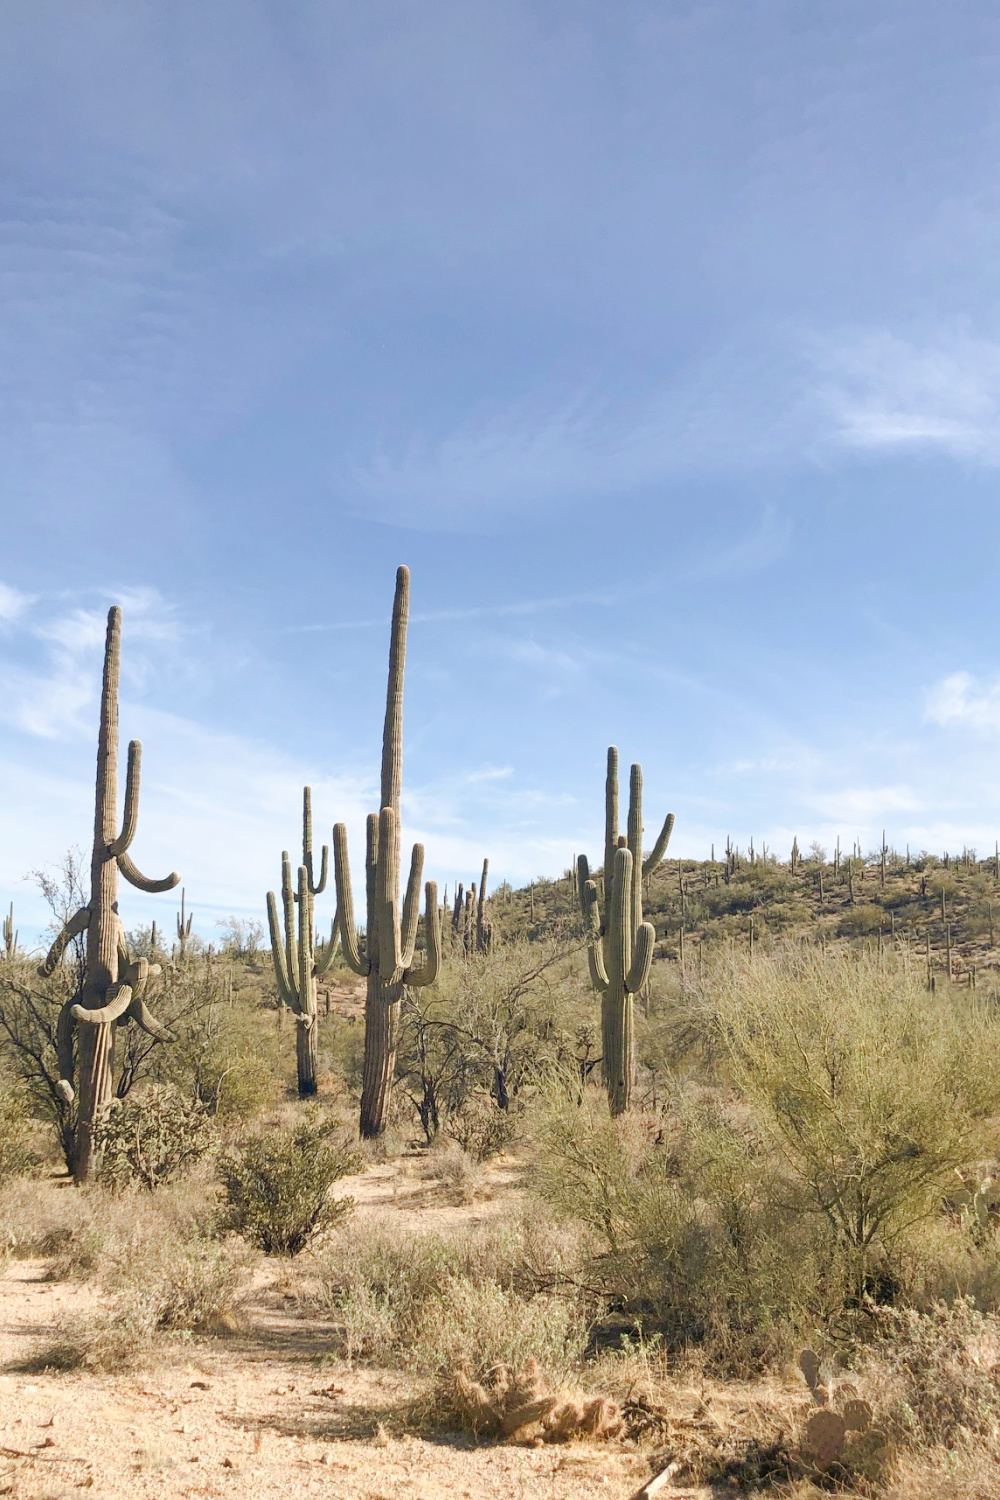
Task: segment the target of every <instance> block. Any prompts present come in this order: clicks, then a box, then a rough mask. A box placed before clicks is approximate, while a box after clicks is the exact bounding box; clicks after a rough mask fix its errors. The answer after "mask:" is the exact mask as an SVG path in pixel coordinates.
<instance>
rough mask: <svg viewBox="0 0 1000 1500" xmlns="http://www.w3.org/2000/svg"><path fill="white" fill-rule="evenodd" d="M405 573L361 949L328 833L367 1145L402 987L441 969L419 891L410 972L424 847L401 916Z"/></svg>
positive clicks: (379, 1120)
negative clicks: (358, 1002) (358, 1004)
mask: <svg viewBox="0 0 1000 1500" xmlns="http://www.w3.org/2000/svg"><path fill="white" fill-rule="evenodd" d="M409 601H410V573H409V569H408V568H399V569H398V570H397V573H396V596H395V599H394V601H393V606H392V635H391V639H390V645H389V687H388V692H387V694H386V705H385V727H384V730H383V734H382V789H381V810H380V811H379V812H378V813H370V814H369V815H368V820H367V829H366V833H367V838H366V850H365V875H366V881H365V889H366V913H367V920H366V923H365V933H364V941H363V943H362V941H361V940H360V939H359V936H358V931H357V928H356V927H355V925H354V898H353V896H352V894H351V872H350V867H349V864H348V859H347V830H346V828H345V827H344V824H343V823H338V824H337V825H336V826H335V828H334V830H333V858H334V873H335V877H336V884H337V910H338V912H339V914H340V939H341V946H342V948H343V954H344V960H345V962H346V963H347V965H348V967H349V968H351V969H353V971H354V972H355V974H362V975H364V976H365V977H366V979H367V981H368V992H367V996H366V1000H365V1056H364V1072H363V1080H362V1092H361V1134H362V1135H363V1136H364V1137H365V1138H366V1139H369V1140H370V1139H372V1138H373V1137H374V1136H377V1135H379V1134H380V1133H381V1131H382V1129H383V1128H384V1126H385V1119H386V1111H387V1109H388V1107H389V1095H390V1090H391V1087H392V1075H393V1071H394V1069H395V1066H396V1044H397V1036H398V1031H399V1018H400V1004H401V1001H402V998H403V990H404V988H405V987H406V986H407V985H412V986H421V985H427V984H433V983H434V980H435V979H436V978H437V975H438V969H439V967H440V964H441V917H440V913H439V911H438V904H437V886H436V884H435V883H434V881H432V880H429V881H428V882H427V884H426V886H425V887H424V942H425V945H426V956H425V958H424V961H423V963H421V964H414V961H413V960H414V952H415V949H416V941H417V926H418V922H419V917H420V879H421V875H422V874H423V866H424V846H423V845H422V844H414V846H413V853H412V856H411V859H410V875H409V879H408V881H407V884H406V894H405V896H404V897H403V908H402V915H400V909H399V875H400V847H399V844H400V833H399V797H400V791H401V788H402V782H403V669H404V665H405V660H406V622H407V617H408V614H409Z"/></svg>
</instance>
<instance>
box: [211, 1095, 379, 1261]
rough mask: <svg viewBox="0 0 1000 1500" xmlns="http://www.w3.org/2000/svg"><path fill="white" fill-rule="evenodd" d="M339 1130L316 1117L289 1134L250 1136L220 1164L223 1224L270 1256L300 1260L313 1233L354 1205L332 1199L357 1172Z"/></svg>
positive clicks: (279, 1131)
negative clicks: (336, 1188)
mask: <svg viewBox="0 0 1000 1500" xmlns="http://www.w3.org/2000/svg"><path fill="white" fill-rule="evenodd" d="M336 1130H337V1125H336V1123H335V1122H334V1121H331V1120H323V1119H320V1118H318V1117H317V1116H315V1115H312V1116H310V1117H307V1118H306V1119H304V1120H302V1121H301V1122H300V1123H299V1124H297V1125H296V1126H294V1127H293V1128H292V1129H291V1130H289V1129H285V1128H282V1127H279V1126H272V1127H271V1128H269V1129H266V1130H263V1131H261V1132H259V1133H258V1134H256V1135H251V1136H248V1137H247V1138H246V1139H244V1141H243V1142H242V1143H241V1144H240V1146H239V1147H237V1148H236V1149H235V1150H233V1151H230V1152H229V1153H227V1154H226V1155H225V1156H224V1157H223V1158H222V1159H221V1160H220V1162H219V1173H220V1176H221V1178H222V1182H223V1185H224V1187H225V1192H226V1201H227V1205H228V1208H227V1211H226V1213H225V1215H224V1221H225V1223H226V1224H227V1226H228V1227H229V1228H231V1229H235V1230H236V1231H237V1233H239V1234H242V1235H243V1236H244V1237H245V1238H246V1239H247V1240H249V1241H250V1242H251V1243H252V1244H254V1245H257V1246H258V1247H259V1248H260V1249H261V1250H263V1251H264V1252H265V1253H266V1254H267V1255H298V1253H299V1251H300V1250H303V1249H304V1248H305V1246H306V1245H307V1243H308V1242H309V1240H310V1239H311V1238H312V1236H313V1235H314V1234H316V1233H317V1232H318V1231H320V1230H323V1229H329V1228H331V1227H332V1226H333V1225H334V1224H336V1223H338V1222H339V1221H340V1220H341V1219H343V1217H344V1216H345V1214H347V1213H348V1212H349V1211H350V1209H351V1207H352V1206H353V1200H351V1199H349V1198H342V1199H331V1197H330V1188H331V1187H332V1185H333V1184H334V1183H335V1182H336V1181H337V1179H338V1178H340V1177H344V1176H345V1175H346V1174H347V1173H348V1172H353V1171H356V1170H357V1168H358V1166H359V1165H360V1157H359V1155H358V1153H357V1152H356V1151H355V1150H354V1149H353V1148H352V1147H351V1146H350V1145H348V1143H347V1142H346V1141H344V1140H342V1139H341V1140H334V1135H335V1132H336Z"/></svg>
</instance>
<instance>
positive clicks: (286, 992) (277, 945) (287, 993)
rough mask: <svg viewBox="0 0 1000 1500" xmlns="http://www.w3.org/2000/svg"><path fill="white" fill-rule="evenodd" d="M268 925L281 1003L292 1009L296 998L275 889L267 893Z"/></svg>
mask: <svg viewBox="0 0 1000 1500" xmlns="http://www.w3.org/2000/svg"><path fill="white" fill-rule="evenodd" d="M267 925H268V928H269V930H270V934H271V959H272V961H273V963H274V977H275V979H276V980H277V981H278V993H279V995H280V996H281V1003H282V1004H283V1005H287V1006H288V1007H289V1008H290V1009H291V1008H294V1003H295V1000H294V995H293V992H292V986H291V983H290V980H289V973H288V961H287V957H286V954H285V942H284V938H283V937H282V933H281V925H280V923H279V921H278V903H277V901H276V900H275V896H274V892H273V891H268V893H267Z"/></svg>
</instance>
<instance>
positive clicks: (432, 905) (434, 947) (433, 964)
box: [403, 880, 441, 989]
mask: <svg viewBox="0 0 1000 1500" xmlns="http://www.w3.org/2000/svg"><path fill="white" fill-rule="evenodd" d="M424 938H425V941H426V943H427V954H426V957H425V959H424V962H423V963H422V964H421V965H420V967H419V968H418V969H407V971H406V973H405V974H404V975H403V982H404V984H410V985H413V987H414V989H420V988H422V987H423V986H424V985H427V984H433V983H434V981H435V979H436V978H437V977H438V974H439V973H440V972H441V913H440V912H439V911H438V888H437V882H436V881H434V880H428V882H427V884H426V885H425V886H424Z"/></svg>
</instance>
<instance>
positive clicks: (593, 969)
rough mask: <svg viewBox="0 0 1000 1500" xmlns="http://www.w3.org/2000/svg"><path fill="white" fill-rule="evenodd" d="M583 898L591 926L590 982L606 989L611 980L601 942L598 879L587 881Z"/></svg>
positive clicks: (589, 936)
mask: <svg viewBox="0 0 1000 1500" xmlns="http://www.w3.org/2000/svg"><path fill="white" fill-rule="evenodd" d="M583 899H584V900H585V901H586V903H587V905H586V910H585V912H584V916H585V918H586V919H587V924H588V927H589V933H588V939H589V941H588V943H587V963H588V964H589V966H590V982H591V984H592V985H593V986H594V988H595V989H597V990H606V989H607V987H608V983H609V981H608V971H607V968H606V967H605V963H604V944H603V943H602V942H601V914H600V909H599V906H598V901H597V882H596V880H588V881H587V883H586V885H585V886H584V887H583Z"/></svg>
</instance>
